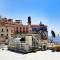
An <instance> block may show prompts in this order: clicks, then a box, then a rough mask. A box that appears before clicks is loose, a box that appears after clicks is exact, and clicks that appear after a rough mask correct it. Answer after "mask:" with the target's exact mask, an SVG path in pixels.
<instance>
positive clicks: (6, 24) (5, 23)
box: [0, 17, 47, 37]
mask: <svg viewBox="0 0 60 60" xmlns="http://www.w3.org/2000/svg"><path fill="white" fill-rule="evenodd" d="M2 28H3V30H4V36H6V35H8V36H9V37H12V36H13V35H14V34H18V33H29V32H38V31H40V30H42V31H47V26H45V25H44V24H39V25H32V24H31V17H28V25H23V24H22V21H21V20H15V21H13V19H7V18H1V19H0V30H1V29H2ZM7 29H8V33H6V31H5V30H7ZM0 32H1V31H0ZM1 34H2V32H1V33H0V35H1Z"/></svg>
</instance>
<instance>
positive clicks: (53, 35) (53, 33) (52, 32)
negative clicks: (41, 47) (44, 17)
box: [51, 30, 56, 38]
mask: <svg viewBox="0 0 60 60" xmlns="http://www.w3.org/2000/svg"><path fill="white" fill-rule="evenodd" d="M51 34H52V37H53V38H55V37H56V36H55V32H54V31H53V30H51Z"/></svg>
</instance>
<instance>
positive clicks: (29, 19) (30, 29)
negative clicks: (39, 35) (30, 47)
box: [28, 16, 32, 33]
mask: <svg viewBox="0 0 60 60" xmlns="http://www.w3.org/2000/svg"><path fill="white" fill-rule="evenodd" d="M28 29H29V33H31V31H32V28H31V17H30V16H29V17H28Z"/></svg>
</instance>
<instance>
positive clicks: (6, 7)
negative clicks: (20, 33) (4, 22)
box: [0, 0, 60, 35]
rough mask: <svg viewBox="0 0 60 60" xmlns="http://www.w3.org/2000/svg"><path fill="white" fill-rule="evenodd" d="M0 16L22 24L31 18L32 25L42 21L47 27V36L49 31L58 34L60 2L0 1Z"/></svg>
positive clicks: (40, 0) (38, 0)
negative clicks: (20, 21)
mask: <svg viewBox="0 0 60 60" xmlns="http://www.w3.org/2000/svg"><path fill="white" fill-rule="evenodd" d="M0 15H1V16H2V17H7V18H12V19H14V20H15V19H20V20H22V23H23V24H27V17H28V16H31V20H32V24H39V23H40V21H42V23H44V24H45V25H47V26H48V33H49V35H51V30H54V31H55V33H56V35H57V34H60V0H0Z"/></svg>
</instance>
